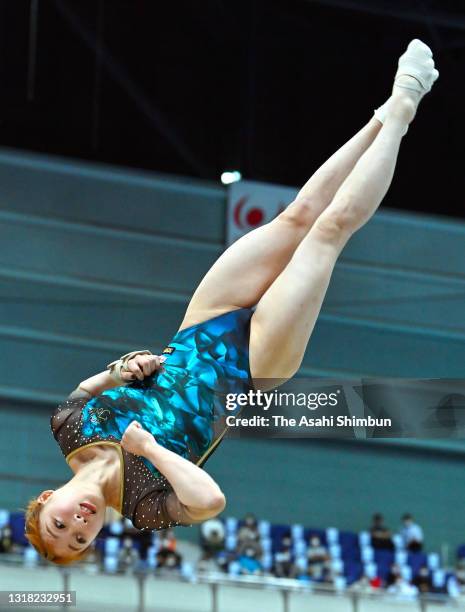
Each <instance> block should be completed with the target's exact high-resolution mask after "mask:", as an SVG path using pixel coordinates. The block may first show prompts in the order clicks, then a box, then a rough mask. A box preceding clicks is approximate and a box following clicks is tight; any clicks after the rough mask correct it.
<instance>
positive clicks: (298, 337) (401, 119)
mask: <svg viewBox="0 0 465 612" xmlns="http://www.w3.org/2000/svg"><path fill="white" fill-rule="evenodd" d="M426 61H427V60H425V62H426ZM428 62H429V60H428ZM426 65H427V66H428V67H429V66H430V63H427V64H426ZM433 66H434V64H433ZM428 69H429V70H431V71H433V68H428ZM434 72H435V73H437V71H434ZM431 74H432V76H431V78H432V79H433V77H434V75H433V73H431ZM435 78H437V77H435ZM415 80H416V79H415V78H413V77H411V76H403V77H401V78H400V79H399V80H397V83H398V84H397V85H396V84H395V85H394V86H393V95H392V97H391V102H390V105H389V107H388V109H387V116H386V119H385V121H384V125H383V127H382V129H381V130H380V132H379V134H378V135H377V137H376V139H375V140H374V142H373V143H372V144H371V146H370V147H369V148H368V149H367V150H366V151H365V153H364V154H363V155H362V156H361V157H360V159H359V160H358V162H357V163H356V165H355V167H354V169H353V170H352V172H351V173H350V174H349V176H348V177H347V178H346V179H345V181H344V182H343V183H342V185H341V187H340V188H339V190H338V191H337V193H336V194H335V196H334V198H333V200H332V202H331V203H330V205H329V206H328V207H327V208H326V210H325V211H324V212H322V214H321V215H320V216H319V217H318V219H317V220H316V222H315V224H314V225H313V227H312V229H311V230H310V231H309V233H308V234H307V235H306V236H305V237H304V238H303V240H302V241H301V243H300V244H299V246H298V247H297V248H296V250H295V252H294V255H293V256H292V258H291V260H290V262H289V263H288V265H287V266H286V268H285V269H284V270H283V271H282V272H281V274H280V275H279V276H278V277H277V279H276V280H275V281H274V282H273V283H272V285H271V286H270V288H269V289H268V290H267V291H266V292H265V294H264V295H263V297H262V298H261V299H260V301H259V303H258V306H257V309H256V311H255V313H254V314H253V316H252V323H251V338H250V367H251V373H252V377H253V378H254V379H266V378H271V379H278V380H279V382H277V381H276V380H275V381H274V383H275V384H269V385H268V386H267V383H266V381H261V382H259V383H258V387H260V388H262V389H263V390H265V389H266V388H267V387H268V388H272V387H275V386H277V384H280V383H282V382H284V381H285V380H286V379H288V378H290V377H292V376H293V375H294V374H295V373H296V371H297V370H298V368H299V367H300V364H301V362H302V358H303V355H304V353H305V349H306V347H307V343H308V341H309V338H310V335H311V333H312V330H313V327H314V325H315V322H316V319H317V316H318V313H319V311H320V308H321V304H322V302H323V299H324V296H325V293H326V290H327V288H328V285H329V281H330V277H331V274H332V270H333V268H334V264H335V263H336V259H337V257H338V255H339V253H340V252H341V250H342V249H343V247H344V245H345V244H346V243H347V241H348V240H349V238H350V236H351V235H352V234H353V233H354V232H355V231H356V230H357V229H359V228H360V227H361V226H362V225H364V224H365V223H366V222H367V221H368V220H369V219H370V217H371V216H372V215H373V213H374V212H375V211H376V209H377V208H378V206H379V204H380V203H381V201H382V199H383V198H384V195H385V194H386V192H387V190H388V188H389V185H390V184H391V181H392V177H393V174H394V168H395V165H396V160H397V155H398V151H399V147H400V143H401V141H402V138H403V136H404V135H405V133H406V132H407V129H408V125H409V123H410V122H411V121H412V120H413V117H414V116H415V113H416V109H417V106H418V103H419V100H420V99H421V95H420V94H419V93H418V92H416V91H413V90H412V89H410V88H408V89H405V88H404V87H407V86H409V85H410V84H411V83H412V82H414V81H415Z"/></svg>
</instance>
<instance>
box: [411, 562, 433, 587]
mask: <svg viewBox="0 0 465 612" xmlns="http://www.w3.org/2000/svg"><path fill="white" fill-rule="evenodd" d="M412 584H414V585H415V586H416V587H417V588H418V590H419V591H420V593H429V592H430V591H431V590H432V586H433V582H432V580H431V576H430V573H429V569H428V568H427V567H426V565H423V566H422V567H420V569H419V571H418V574H417V575H416V576H415V578H414V579H413V580H412Z"/></svg>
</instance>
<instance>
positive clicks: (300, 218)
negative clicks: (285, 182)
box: [275, 196, 315, 230]
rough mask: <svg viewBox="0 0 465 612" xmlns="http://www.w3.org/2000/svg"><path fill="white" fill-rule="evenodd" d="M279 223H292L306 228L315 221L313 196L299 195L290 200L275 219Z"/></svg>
mask: <svg viewBox="0 0 465 612" xmlns="http://www.w3.org/2000/svg"><path fill="white" fill-rule="evenodd" d="M275 220H276V221H277V222H279V223H286V224H289V225H293V226H295V227H296V228H300V229H305V230H308V229H309V228H310V227H311V226H312V224H313V223H314V221H315V202H314V200H313V198H309V197H306V196H300V197H298V198H296V199H295V200H294V201H293V202H291V203H290V204H289V205H288V206H287V207H286V208H285V209H284V210H283V211H282V212H281V213H280V214H279V215H278V216H277V217H276V219H275Z"/></svg>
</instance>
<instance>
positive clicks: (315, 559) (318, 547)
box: [307, 535, 329, 580]
mask: <svg viewBox="0 0 465 612" xmlns="http://www.w3.org/2000/svg"><path fill="white" fill-rule="evenodd" d="M307 559H308V565H309V567H310V568H311V570H312V577H313V579H315V580H318V579H320V578H322V577H323V573H324V569H325V567H326V565H327V562H328V561H329V554H328V551H327V550H326V548H325V546H323V545H322V543H321V542H320V538H319V537H318V536H316V535H314V536H312V537H311V538H310V546H309V547H308V549H307Z"/></svg>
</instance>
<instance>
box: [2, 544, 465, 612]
mask: <svg viewBox="0 0 465 612" xmlns="http://www.w3.org/2000/svg"><path fill="white" fill-rule="evenodd" d="M0 562H1V563H3V564H5V565H7V564H8V565H15V566H17V567H18V569H19V568H20V567H22V562H21V563H19V562H18V557H17V556H16V555H2V557H1V558H0ZM49 568H50V569H52V570H55V567H53V566H51V565H50V566H49ZM56 571H57V572H59V573H60V574H61V577H62V581H63V586H62V590H63V591H64V592H69V591H72V590H73V589H72V585H71V582H72V576H73V574H76V573H80V572H82V571H83V569H82V567H79V566H75V567H57V568H56ZM105 575H106V574H105V573H103V572H102V576H105ZM131 575H132V577H133V578H134V579H135V580H136V581H137V593H138V596H137V602H135V603H134V604H133V606H134V607H136V609H137V612H145V611H146V610H147V603H146V597H145V590H146V584H147V580H150V579H155V580H162V581H164V582H173V583H181V582H182V583H187V584H193V585H194V584H199V585H200V584H203V585H207V586H208V587H209V589H210V594H211V600H210V602H211V604H210V612H221V608H220V604H219V590H220V588H221V587H236V588H237V587H238V588H243V589H256V590H262V591H263V590H274V591H276V592H278V593H279V594H280V595H281V601H282V612H290V600H291V595H293V594H301V595H302V594H304V595H309V596H311V595H312V594H313V595H326V596H329V597H337V598H343V599H346V600H347V603H348V610H349V609H350V610H351V612H359V609H360V604H361V603H362V602H363V601H364V600H371V601H372V602H374V601H379V602H380V603H384V604H389V603H393V602H396V603H397V602H399V601H402V603H409V604H410V605H411V609H412V612H414V611H415V610H418V611H419V612H427V611H428V609H429V607H430V605H433V604H441V605H445V604H447V606H448V607H450V608H455V609H462V610H464V609H465V601H458V600H457V599H454V598H451V597H448V596H447V595H438V594H432V593H428V594H420V595H418V596H416V597H411V598H408V599H407V598H399V597H396V596H395V595H391V594H389V593H386V592H385V591H383V592H373V593H366V592H363V591H359V590H357V589H356V588H350V587H349V588H335V587H334V586H331V585H326V584H322V583H302V582H300V581H298V580H293V579H289V578H276V577H274V576H240V577H231V576H228V575H227V574H224V573H222V572H208V573H207V572H205V573H198V574H194V575H192V576H183V575H181V574H180V573H177V572H176V571H173V570H169V573H168V572H167V571H163V572H162V573H157V572H155V573H154V570H153V569H151V570H145V569H144V570H135V571H134V572H133V573H132V574H130V575H129V577H131ZM125 576H126V577H128V574H127V573H126V574H125ZM128 607H129V606H128ZM70 608H71V606H69V605H67V604H63V607H62V609H66V610H68V609H70ZM150 609H151V610H154V609H155V610H156V605H155V606H154V605H153V602H150ZM173 609H174V608H173Z"/></svg>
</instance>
